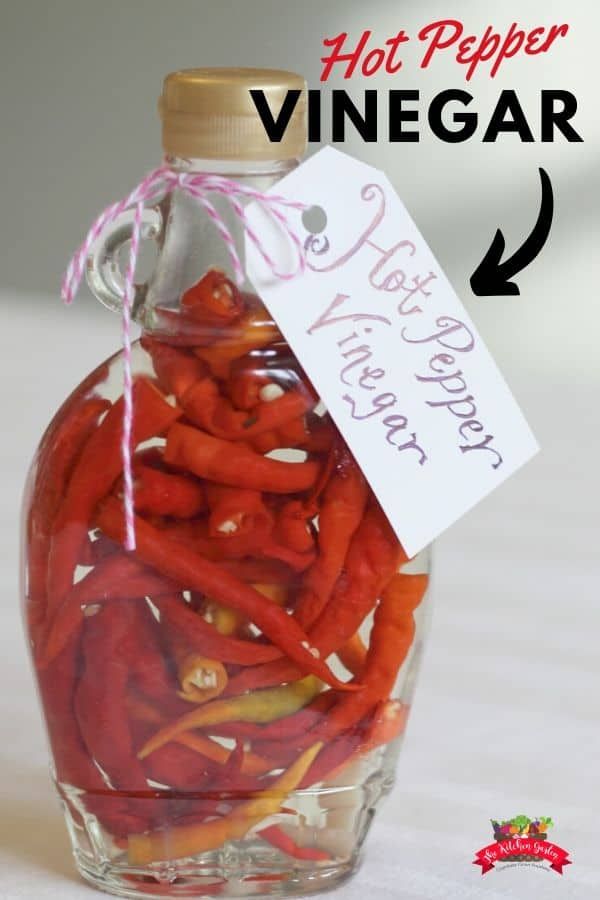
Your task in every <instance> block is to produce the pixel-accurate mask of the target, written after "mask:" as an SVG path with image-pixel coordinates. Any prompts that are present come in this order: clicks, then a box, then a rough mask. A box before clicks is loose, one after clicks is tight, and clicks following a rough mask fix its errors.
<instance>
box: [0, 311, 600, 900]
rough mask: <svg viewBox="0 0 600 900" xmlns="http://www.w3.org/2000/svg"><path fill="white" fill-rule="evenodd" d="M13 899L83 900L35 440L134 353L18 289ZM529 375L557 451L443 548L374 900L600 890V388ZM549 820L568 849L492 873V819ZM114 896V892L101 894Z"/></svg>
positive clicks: (374, 870)
mask: <svg viewBox="0 0 600 900" xmlns="http://www.w3.org/2000/svg"><path fill="white" fill-rule="evenodd" d="M0 305H1V307H2V316H3V320H2V321H3V328H2V331H1V332H0V367H1V368H2V372H1V375H2V383H3V384H4V385H5V392H4V394H3V398H2V408H1V414H0V415H1V422H2V426H1V427H2V459H1V463H2V465H1V467H0V488H1V493H0V497H1V503H0V580H1V587H2V606H1V608H0V615H1V617H2V618H1V629H0V640H1V642H2V643H1V650H0V704H1V712H0V716H1V718H0V721H1V722H2V730H3V739H2V741H1V742H0V766H1V768H0V779H1V781H0V792H1V794H2V814H1V816H0V830H1V834H0V854H1V856H0V898H2V900H21V898H27V900H30V898H35V900H59V898H60V900H72V898H73V900H74V898H81V900H85V898H87V897H90V898H91V897H92V896H93V895H94V894H93V890H92V889H91V888H89V887H87V886H86V885H84V884H83V883H82V882H81V881H80V880H79V879H78V877H77V875H76V874H75V870H74V867H73V865H72V863H71V859H70V852H69V846H68V842H67V835H66V831H65V829H64V827H63V823H62V819H61V813H60V811H59V808H58V804H57V801H56V800H55V797H54V795H53V792H52V790H51V786H50V783H49V780H48V777H47V768H46V757H45V744H44V738H43V732H42V726H41V719H40V714H39V710H38V707H37V702H36V698H35V695H34V691H33V683H32V677H31V673H30V668H29V663H28V660H27V657H26V653H25V646H24V640H23V636H22V632H21V624H20V616H19V610H18V589H17V568H18V567H17V559H18V527H17V522H18V508H19V503H20V493H21V489H22V484H23V480H24V476H25V472H26V469H27V466H28V463H29V458H30V457H31V454H32V452H33V449H34V447H35V444H36V442H37V440H38V439H39V436H40V434H41V431H42V429H43V428H44V427H45V425H46V424H47V421H48V419H49V418H50V416H51V414H52V412H53V410H54V409H55V408H56V407H57V406H58V405H59V403H60V402H61V401H62V399H63V398H64V397H65V396H66V394H67V393H68V392H69V390H70V389H71V388H72V387H74V386H75V384H77V382H78V381H79V380H80V379H81V377H82V376H83V375H84V374H86V373H87V372H88V371H89V370H90V369H91V368H92V367H93V366H94V365H95V364H96V363H97V362H99V361H100V360H101V359H102V358H103V357H104V356H106V355H108V354H109V352H111V351H112V350H113V349H114V348H115V347H116V345H117V344H118V322H117V320H116V319H115V318H114V317H112V316H110V315H108V313H103V312H101V311H100V310H97V309H95V308H93V306H92V302H91V301H90V300H87V301H82V302H81V306H80V307H79V308H78V309H74V310H72V311H66V310H63V309H61V307H60V304H59V302H58V300H57V299H56V298H50V297H49V298H36V301H35V302H34V299H33V298H26V297H19V296H17V295H9V294H7V293H5V294H0ZM511 374H512V378H511V381H512V384H513V386H514V387H515V388H516V393H517V395H518V397H519V400H520V401H521V403H522V405H523V406H524V407H525V409H526V410H527V412H528V416H529V419H530V421H531V424H532V427H533V428H534V431H535V432H536V434H537V436H538V439H539V440H540V442H541V444H542V446H543V452H542V453H541V454H540V455H539V456H538V457H537V458H536V459H535V460H534V461H533V462H532V463H530V464H529V465H528V466H526V467H525V468H524V469H523V470H522V471H521V472H520V473H518V474H517V475H516V476H515V477H514V478H513V479H511V481H510V482H509V483H507V484H506V485H504V486H503V487H501V488H500V489H498V490H497V491H496V493H495V494H494V495H493V496H492V497H490V498H489V499H487V500H486V501H485V502H483V503H482V504H481V505H480V506H479V507H478V508H477V509H476V510H474V511H473V512H471V513H470V514H469V515H468V516H466V517H465V518H464V519H463V520H462V521H461V522H460V523H458V524H457V525H455V526H454V527H453V528H452V529H451V530H450V531H449V532H447V533H446V535H444V537H443V538H442V539H441V540H440V541H439V542H438V545H437V554H436V561H435V575H436V590H435V612H434V617H433V627H432V631H431V637H430V643H429V648H428V651H427V654H426V657H425V661H424V665H423V668H422V674H421V682H420V686H419V689H418V691H417V698H416V702H415V705H414V711H413V714H412V717H411V720H410V725H409V729H408V734H407V738H406V742H405V746H404V750H403V754H402V757H401V761H400V766H399V769H398V783H397V787H396V790H395V792H394V794H393V795H392V797H391V798H390V799H389V800H388V801H387V803H386V804H385V805H384V807H383V808H382V809H381V811H380V813H379V816H378V819H377V821H376V824H375V825H374V827H373V829H372V831H371V835H370V838H369V841H368V846H367V854H366V861H365V863H364V866H363V868H362V870H361V872H360V873H359V874H358V875H357V876H356V878H355V880H354V881H353V882H352V883H350V884H348V885H346V886H344V887H343V888H342V889H340V890H338V891H336V892H334V893H332V894H330V895H329V896H331V897H332V898H341V897H343V898H345V900H355V898H356V900H358V898H363V897H364V895H365V892H367V891H369V893H370V894H371V896H376V897H377V898H378V900H385V898H398V900H400V898H404V900H434V898H444V900H446V898H465V900H475V898H479V897H482V898H487V900H496V898H498V900H499V898H513V897H514V898H524V897H531V896H534V897H536V898H537V897H540V898H549V900H552V898H555V897H556V898H561V900H565V898H569V900H571V898H578V900H592V898H593V897H597V896H599V893H600V865H599V857H598V850H597V842H598V803H599V799H600V790H599V788H600V730H599V727H598V713H599V712H600V702H599V699H598V698H599V690H598V688H599V668H600V665H599V652H598V647H599V642H600V641H599V636H600V604H599V603H598V582H599V578H598V526H597V522H598V474H597V473H598V468H597V467H598V459H599V449H600V448H599V441H598V437H599V428H598V419H599V416H598V392H597V385H596V389H594V385H590V384H588V386H587V387H584V386H582V385H581V384H574V383H570V382H569V381H565V380H564V379H562V378H559V377H558V376H556V377H555V378H554V379H552V378H550V377H549V376H543V375H542V374H541V373H539V374H538V375H535V374H533V373H529V374H527V373H522V374H521V375H515V374H513V373H511ZM519 813H526V814H528V815H530V816H533V815H551V816H552V817H553V819H554V821H555V823H556V824H555V828H554V831H553V833H552V839H553V840H555V841H556V843H558V844H560V845H561V846H563V847H565V848H566V849H568V850H569V851H570V854H571V858H572V860H573V865H571V866H569V867H567V868H566V869H565V874H564V876H563V877H560V876H559V875H557V874H555V873H553V872H542V871H540V870H539V869H537V868H510V869H504V870H503V871H499V870H494V871H492V872H490V873H489V874H488V875H486V876H485V878H482V876H481V875H480V871H479V869H478V868H477V867H475V866H473V865H472V864H471V862H472V860H473V858H474V852H475V851H476V850H477V849H479V848H480V847H482V846H484V845H485V844H487V843H490V842H491V840H492V837H491V830H490V823H489V820H490V818H510V817H512V816H513V815H517V814H519ZM98 896H99V895H98Z"/></svg>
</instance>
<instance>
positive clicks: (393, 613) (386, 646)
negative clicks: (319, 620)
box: [315, 574, 428, 740]
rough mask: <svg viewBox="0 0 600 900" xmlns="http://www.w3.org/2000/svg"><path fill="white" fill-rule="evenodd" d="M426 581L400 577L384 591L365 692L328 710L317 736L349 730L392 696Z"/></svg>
mask: <svg viewBox="0 0 600 900" xmlns="http://www.w3.org/2000/svg"><path fill="white" fill-rule="evenodd" d="M427 582H428V579H427V576H426V575H407V574H399V575H395V576H394V577H393V578H392V580H391V581H390V583H389V585H388V586H387V588H386V589H385V590H384V591H383V593H382V596H381V602H380V604H379V606H378V607H377V609H376V611H375V618H374V620H373V629H372V631H371V638H370V641H369V649H368V652H367V659H366V663H365V667H364V670H363V672H362V673H361V684H362V685H363V690H362V691H361V692H360V693H359V694H357V695H354V696H353V697H352V703H348V702H347V700H346V699H345V698H341V699H340V700H339V701H338V702H337V703H336V705H335V706H334V707H333V708H332V709H331V710H330V711H329V713H328V716H327V719H326V720H324V721H323V722H322V723H321V724H320V725H318V726H317V727H316V729H315V733H316V735H318V736H319V737H321V738H322V739H323V740H331V739H332V738H333V737H335V735H337V734H339V733H340V732H342V731H345V730H346V729H347V728H350V727H351V726H352V725H354V724H355V723H356V722H357V721H359V720H360V719H361V718H362V717H363V716H364V715H366V714H367V713H368V712H369V710H371V709H372V708H373V707H374V706H376V705H377V704H378V703H379V702H380V701H382V700H385V699H387V698H388V697H389V695H390V693H391V691H392V690H393V687H394V684H395V682H396V678H397V676H398V671H399V669H400V666H401V665H402V663H403V662H404V660H405V659H406V655H407V653H408V651H409V650H410V647H411V644H412V641H413V637H414V633H415V622H414V618H413V612H414V610H415V609H416V607H417V606H418V605H419V603H420V602H421V600H422V598H423V595H424V593H425V590H426V588H427Z"/></svg>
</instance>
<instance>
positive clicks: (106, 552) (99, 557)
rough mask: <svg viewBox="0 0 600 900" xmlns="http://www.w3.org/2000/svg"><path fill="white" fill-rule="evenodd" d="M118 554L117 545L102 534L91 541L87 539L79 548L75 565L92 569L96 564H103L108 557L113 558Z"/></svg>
mask: <svg viewBox="0 0 600 900" xmlns="http://www.w3.org/2000/svg"><path fill="white" fill-rule="evenodd" d="M120 552H121V548H120V547H119V545H118V544H115V542H114V541H111V540H110V539H109V538H107V537H105V536H104V535H103V534H100V535H98V536H94V539H93V540H92V539H91V538H89V537H88V539H87V540H86V541H85V542H84V543H83V545H82V547H81V550H80V552H79V556H78V558H77V563H78V565H80V566H85V567H86V568H89V569H93V568H94V566H97V565H98V563H101V562H103V561H104V560H105V559H107V558H108V557H109V556H114V555H115V553H120Z"/></svg>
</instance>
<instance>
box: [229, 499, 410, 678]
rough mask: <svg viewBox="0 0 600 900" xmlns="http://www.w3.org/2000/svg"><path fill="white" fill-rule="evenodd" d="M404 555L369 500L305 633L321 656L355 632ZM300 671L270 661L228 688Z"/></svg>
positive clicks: (242, 674)
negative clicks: (322, 607)
mask: <svg viewBox="0 0 600 900" xmlns="http://www.w3.org/2000/svg"><path fill="white" fill-rule="evenodd" d="M404 559H405V555H404V551H403V550H402V548H401V547H400V544H399V543H398V540H397V538H396V537H395V535H394V533H393V532H392V529H391V526H390V524H389V522H388V521H387V519H386V517H385V515H384V514H383V512H382V510H381V509H380V507H379V506H378V505H377V504H372V505H371V506H370V507H369V508H368V509H367V512H366V513H365V516H364V518H363V520H362V522H361V524H360V525H359V527H358V528H357V530H356V532H355V534H354V536H353V538H352V540H351V542H350V548H349V550H348V554H347V557H346V561H345V564H344V571H343V573H342V575H340V577H339V578H338V581H337V583H336V586H335V588H334V590H333V593H332V596H331V599H330V601H329V603H328V604H327V606H326V608H325V610H324V611H323V613H322V614H321V616H320V617H319V619H318V620H317V621H316V623H315V624H314V625H313V627H312V628H311V630H310V632H309V639H310V641H311V642H312V643H314V645H315V646H316V647H317V650H318V651H319V653H320V656H321V658H322V659H327V657H328V656H329V655H330V654H331V653H335V652H337V650H339V648H340V647H342V646H343V645H344V644H345V643H346V641H347V640H349V638H351V637H352V635H353V634H355V633H356V632H357V631H358V629H359V627H360V625H361V624H362V622H363V620H364V619H365V618H366V616H367V615H368V614H369V613H370V612H371V610H372V609H373V607H374V606H375V604H376V603H377V598H378V597H379V595H380V593H381V591H382V589H383V588H384V587H385V586H386V585H387V584H388V582H389V581H390V579H391V578H392V577H393V575H394V573H395V572H396V570H397V568H398V565H399V564H400V562H401V561H402V560H404ZM300 674H301V673H300V671H299V670H298V668H297V667H295V666H293V665H291V664H290V662H289V661H288V660H285V659H283V660H275V661H274V662H271V663H266V664H264V665H256V666H253V667H252V668H251V669H247V670H245V671H243V672H240V673H239V674H238V675H236V676H235V677H234V678H232V679H231V680H230V683H229V689H230V690H231V691H232V692H235V693H240V692H242V691H246V690H252V689H255V688H259V687H266V686H268V685H271V684H280V683H281V682H282V681H292V680H293V679H294V678H298V677H300Z"/></svg>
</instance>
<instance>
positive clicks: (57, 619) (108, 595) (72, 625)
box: [37, 553, 175, 668]
mask: <svg viewBox="0 0 600 900" xmlns="http://www.w3.org/2000/svg"><path fill="white" fill-rule="evenodd" d="M174 587H175V585H174V583H173V582H170V581H169V580H168V579H166V578H164V577H162V576H160V575H157V574H156V573H155V572H152V571H150V570H148V569H147V568H146V567H145V566H143V565H141V564H140V563H139V562H136V560H134V559H131V558H130V557H128V556H124V555H123V554H121V553H119V554H114V555H112V556H109V557H107V558H106V559H105V560H103V561H102V562H100V563H98V565H97V566H96V567H95V568H94V569H93V570H92V571H91V572H90V573H89V574H88V575H86V576H85V578H82V579H81V581H78V582H77V584H76V585H74V586H73V587H72V588H71V590H70V591H69V593H68V594H67V596H66V597H65V599H64V600H63V602H62V604H61V605H60V606H59V608H58V609H57V610H56V613H55V615H54V617H53V618H52V620H51V621H50V622H49V624H48V631H47V635H46V638H45V641H44V643H43V648H42V651H41V653H40V655H39V657H38V660H37V663H38V665H39V666H40V667H41V668H44V667H45V666H47V665H48V663H49V662H50V661H51V660H52V659H54V657H55V656H56V655H57V654H58V653H60V651H61V650H62V648H63V647H64V646H65V645H66V644H67V642H68V641H69V640H70V638H71V636H72V635H73V634H74V633H75V632H76V631H77V630H78V629H79V628H81V626H82V624H83V621H84V608H85V607H86V606H89V605H90V604H93V603H104V602H106V601H107V600H127V598H129V597H146V596H149V595H152V594H161V593H163V594H165V593H169V592H172V591H173V590H174Z"/></svg>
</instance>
